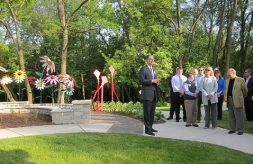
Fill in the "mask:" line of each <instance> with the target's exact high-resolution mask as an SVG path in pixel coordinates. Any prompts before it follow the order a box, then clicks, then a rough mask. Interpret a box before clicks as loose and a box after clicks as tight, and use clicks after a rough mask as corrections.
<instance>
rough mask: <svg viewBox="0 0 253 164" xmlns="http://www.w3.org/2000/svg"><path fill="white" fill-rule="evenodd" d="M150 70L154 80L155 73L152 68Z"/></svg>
mask: <svg viewBox="0 0 253 164" xmlns="http://www.w3.org/2000/svg"><path fill="white" fill-rule="evenodd" d="M149 69H150V72H151V74H152V79H154V71H153V69H152V67H150V68H149Z"/></svg>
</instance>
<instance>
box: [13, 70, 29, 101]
mask: <svg viewBox="0 0 253 164" xmlns="http://www.w3.org/2000/svg"><path fill="white" fill-rule="evenodd" d="M25 78H26V72H25V71H22V70H17V71H16V72H14V80H15V82H16V83H18V91H19V92H18V97H19V101H20V100H21V86H20V84H21V83H22V82H23V81H24V80H25Z"/></svg>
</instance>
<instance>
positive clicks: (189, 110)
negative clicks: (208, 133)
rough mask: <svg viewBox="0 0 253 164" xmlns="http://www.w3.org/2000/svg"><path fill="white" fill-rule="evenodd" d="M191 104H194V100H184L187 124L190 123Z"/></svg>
mask: <svg viewBox="0 0 253 164" xmlns="http://www.w3.org/2000/svg"><path fill="white" fill-rule="evenodd" d="M193 103H194V100H184V105H185V110H186V116H187V120H186V123H187V124H191V123H192V111H193Z"/></svg>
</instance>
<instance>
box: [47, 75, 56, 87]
mask: <svg viewBox="0 0 253 164" xmlns="http://www.w3.org/2000/svg"><path fill="white" fill-rule="evenodd" d="M45 81H46V83H47V84H50V85H57V84H58V83H59V78H58V76H55V75H50V76H47V77H46V78H45Z"/></svg>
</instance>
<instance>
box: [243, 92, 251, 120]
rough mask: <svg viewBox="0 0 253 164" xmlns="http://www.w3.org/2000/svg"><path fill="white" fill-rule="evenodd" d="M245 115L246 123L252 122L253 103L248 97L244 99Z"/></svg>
mask: <svg viewBox="0 0 253 164" xmlns="http://www.w3.org/2000/svg"><path fill="white" fill-rule="evenodd" d="M244 104H245V114H246V118H247V120H248V121H253V101H252V100H250V99H249V98H248V97H246V98H245V99H244Z"/></svg>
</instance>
